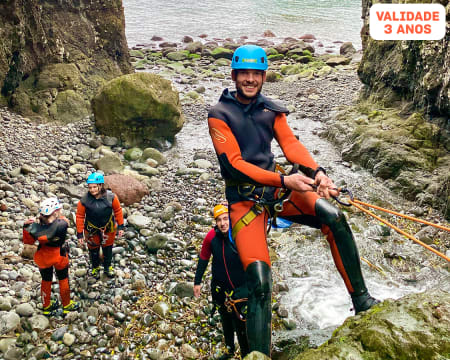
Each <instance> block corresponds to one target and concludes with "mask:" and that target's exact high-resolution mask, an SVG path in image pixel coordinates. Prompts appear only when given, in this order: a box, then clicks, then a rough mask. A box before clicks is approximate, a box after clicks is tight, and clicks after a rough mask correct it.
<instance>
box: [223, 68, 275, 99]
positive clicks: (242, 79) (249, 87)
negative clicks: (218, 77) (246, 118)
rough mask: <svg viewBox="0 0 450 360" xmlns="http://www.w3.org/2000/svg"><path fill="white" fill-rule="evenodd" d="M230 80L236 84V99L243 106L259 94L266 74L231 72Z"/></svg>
mask: <svg viewBox="0 0 450 360" xmlns="http://www.w3.org/2000/svg"><path fill="white" fill-rule="evenodd" d="M231 78H232V79H233V81H234V82H235V83H236V91H237V95H236V98H237V99H238V101H240V102H241V103H243V104H249V103H250V102H251V101H252V100H253V99H254V98H255V97H257V96H258V94H259V93H260V92H261V89H262V86H263V84H264V81H266V72H265V71H262V70H233V71H232V72H231Z"/></svg>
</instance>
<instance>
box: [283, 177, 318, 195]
mask: <svg viewBox="0 0 450 360" xmlns="http://www.w3.org/2000/svg"><path fill="white" fill-rule="evenodd" d="M312 184H314V180H313V179H311V178H309V177H307V176H305V175H301V174H292V175H289V176H285V177H284V185H285V186H286V187H287V188H288V189H291V190H294V191H299V192H305V191H312V190H313V188H312V187H311V185H312Z"/></svg>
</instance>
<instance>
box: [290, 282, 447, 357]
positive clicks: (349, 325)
mask: <svg viewBox="0 0 450 360" xmlns="http://www.w3.org/2000/svg"><path fill="white" fill-rule="evenodd" d="M449 326H450V305H449V302H448V293H446V292H444V291H440V290H431V291H428V292H426V293H421V294H413V295H408V296H405V297H404V298H402V299H399V300H396V301H393V300H386V301H385V302H383V303H382V304H381V305H377V306H375V307H374V308H372V309H370V310H369V311H367V312H365V313H362V314H361V315H360V316H352V317H349V318H347V320H346V321H345V322H344V324H343V325H342V326H340V327H339V328H338V329H337V330H336V331H335V332H334V333H333V336H332V338H331V339H330V340H329V341H327V342H326V343H324V344H323V345H321V346H320V347H319V348H318V349H309V350H307V351H305V352H304V353H302V354H300V355H299V356H297V357H295V360H323V359H336V360H348V359H353V360H379V359H405V360H422V359H445V358H448V357H449V356H450V338H449V336H448V329H449Z"/></svg>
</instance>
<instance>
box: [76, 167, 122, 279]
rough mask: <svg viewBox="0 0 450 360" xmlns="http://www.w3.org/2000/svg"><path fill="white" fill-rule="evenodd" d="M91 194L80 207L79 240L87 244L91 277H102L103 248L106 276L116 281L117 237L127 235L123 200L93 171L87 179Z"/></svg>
mask: <svg viewBox="0 0 450 360" xmlns="http://www.w3.org/2000/svg"><path fill="white" fill-rule="evenodd" d="M86 183H87V185H88V192H87V193H86V194H85V195H84V196H83V197H82V198H81V200H80V201H79V202H78V205H77V213H76V225H77V238H78V241H79V242H80V244H81V245H83V244H84V242H86V243H87V246H88V249H89V256H90V260H91V265H92V270H91V275H92V276H93V277H94V278H97V279H98V278H99V277H100V247H101V248H102V251H103V269H104V271H103V273H104V274H105V275H106V276H108V277H110V278H112V277H114V269H113V267H112V265H111V262H112V248H113V244H114V240H115V238H116V234H117V235H118V236H119V237H120V236H122V235H123V229H124V220H123V213H122V208H121V206H120V201H119V198H118V197H117V195H116V194H114V193H113V192H111V191H109V190H106V188H105V179H104V176H103V174H101V173H99V172H93V173H92V174H90V175H89V176H88V178H87V180H86Z"/></svg>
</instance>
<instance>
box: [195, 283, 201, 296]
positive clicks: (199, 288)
mask: <svg viewBox="0 0 450 360" xmlns="http://www.w3.org/2000/svg"><path fill="white" fill-rule="evenodd" d="M201 290H202V286H201V285H194V296H195V297H196V298H198V297H200V293H201Z"/></svg>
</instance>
